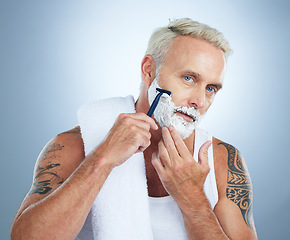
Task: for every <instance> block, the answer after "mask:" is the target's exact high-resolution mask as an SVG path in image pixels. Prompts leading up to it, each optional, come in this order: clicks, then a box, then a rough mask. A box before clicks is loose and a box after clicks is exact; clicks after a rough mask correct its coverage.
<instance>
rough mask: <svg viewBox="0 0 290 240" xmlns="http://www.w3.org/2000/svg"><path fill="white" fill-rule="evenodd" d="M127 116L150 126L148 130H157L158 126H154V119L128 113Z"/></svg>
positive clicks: (140, 114)
mask: <svg viewBox="0 0 290 240" xmlns="http://www.w3.org/2000/svg"><path fill="white" fill-rule="evenodd" d="M128 116H130V117H132V118H134V119H137V120H142V121H145V122H147V123H148V124H149V125H150V128H152V129H153V130H157V129H158V125H157V124H156V122H155V121H154V119H153V118H151V117H149V116H147V115H146V114H145V113H128Z"/></svg>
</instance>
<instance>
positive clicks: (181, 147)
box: [168, 126, 192, 158]
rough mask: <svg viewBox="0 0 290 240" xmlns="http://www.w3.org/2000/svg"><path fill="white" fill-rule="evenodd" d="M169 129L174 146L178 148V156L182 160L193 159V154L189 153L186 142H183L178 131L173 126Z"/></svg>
mask: <svg viewBox="0 0 290 240" xmlns="http://www.w3.org/2000/svg"><path fill="white" fill-rule="evenodd" d="M168 129H169V132H170V134H171V137H172V139H173V141H174V144H175V146H176V149H177V151H178V154H179V155H180V156H181V157H182V158H186V157H192V155H191V153H190V152H189V150H188V148H187V147H186V145H185V143H184V141H183V140H182V138H181V137H180V135H179V133H178V132H177V131H176V129H175V128H174V127H173V126H170V127H169V128H168Z"/></svg>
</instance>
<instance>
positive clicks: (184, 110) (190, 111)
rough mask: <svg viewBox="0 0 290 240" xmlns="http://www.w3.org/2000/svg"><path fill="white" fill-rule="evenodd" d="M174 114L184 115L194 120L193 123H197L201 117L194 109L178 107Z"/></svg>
mask: <svg viewBox="0 0 290 240" xmlns="http://www.w3.org/2000/svg"><path fill="white" fill-rule="evenodd" d="M173 112H174V113H177V112H179V113H183V114H185V115H187V116H189V117H191V118H192V119H193V122H195V121H197V120H198V119H199V117H200V113H199V110H198V109H196V108H194V107H185V106H178V107H175V108H174V110H173Z"/></svg>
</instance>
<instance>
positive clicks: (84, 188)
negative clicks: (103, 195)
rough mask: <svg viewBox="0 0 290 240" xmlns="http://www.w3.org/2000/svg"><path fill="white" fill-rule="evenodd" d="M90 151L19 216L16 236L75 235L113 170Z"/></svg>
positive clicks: (68, 236)
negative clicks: (66, 174) (43, 195)
mask: <svg viewBox="0 0 290 240" xmlns="http://www.w3.org/2000/svg"><path fill="white" fill-rule="evenodd" d="M98 160H99V159H96V156H94V155H90V156H89V157H87V158H86V159H85V160H84V161H83V162H82V164H80V166H79V167H78V168H77V169H76V170H75V171H74V173H72V174H71V176H70V177H69V178H68V179H67V180H66V181H65V182H64V183H63V184H62V185H61V186H60V187H59V188H57V189H56V190H55V191H54V192H53V193H51V194H50V195H48V196H47V197H45V198H44V199H42V200H40V201H39V202H37V203H35V204H32V205H31V206H29V207H28V208H26V209H25V210H24V211H23V212H22V213H21V215H20V216H19V217H17V219H16V220H15V223H14V225H13V228H12V231H11V238H12V239H31V240H32V239H42V240H45V239H62V240H64V239H74V238H75V237H76V235H77V234H78V232H79V231H80V230H81V228H82V226H83V224H84V221H85V219H86V217H87V214H88V212H89V210H90V208H91V206H92V204H93V202H94V200H95V198H96V196H97V195H98V193H99V191H100V189H101V187H102V186H103V184H104V182H105V180H106V178H107V177H108V175H109V174H110V172H111V169H112V168H111V167H109V166H107V165H104V164H98V163H100V162H102V161H98Z"/></svg>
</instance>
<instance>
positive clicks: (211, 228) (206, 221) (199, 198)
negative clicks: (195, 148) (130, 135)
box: [152, 128, 255, 239]
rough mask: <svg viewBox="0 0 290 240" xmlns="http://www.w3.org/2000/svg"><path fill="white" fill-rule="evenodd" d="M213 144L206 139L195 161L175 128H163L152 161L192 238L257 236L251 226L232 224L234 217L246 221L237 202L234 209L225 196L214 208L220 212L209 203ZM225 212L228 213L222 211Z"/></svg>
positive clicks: (236, 219)
mask: <svg viewBox="0 0 290 240" xmlns="http://www.w3.org/2000/svg"><path fill="white" fill-rule="evenodd" d="M210 144H211V142H207V143H205V144H204V145H203V146H202V147H201V149H200V151H199V159H198V162H195V160H194V159H193V157H192V154H191V153H190V152H189V151H188V149H187V147H186V146H185V144H184V142H183V140H182V139H181V138H180V136H179V135H178V133H177V132H176V130H175V129H174V128H170V131H169V130H168V129H166V128H164V129H163V131H162V141H161V142H160V143H159V158H158V157H157V155H156V154H155V155H154V156H153V158H152V164H153V165H154V167H155V169H156V171H157V172H158V174H159V177H160V179H161V181H162V183H163V185H164V187H165V189H166V190H167V192H168V193H169V194H170V195H171V196H172V197H173V198H174V199H175V201H176V202H177V204H178V205H179V207H180V209H181V212H182V214H183V218H184V223H185V227H186V230H187V234H188V237H189V239H255V232H254V231H252V230H251V229H250V228H242V230H240V231H236V230H237V225H235V224H232V221H235V222H237V223H241V221H243V217H242V215H241V214H240V212H239V208H238V207H237V206H236V205H235V206H234V210H235V211H233V210H232V209H230V208H228V203H224V202H223V200H224V199H223V198H222V199H220V201H219V203H218V204H217V207H216V208H215V210H217V211H218V214H216V213H215V212H214V211H212V209H211V207H210V204H209V202H208V200H207V198H206V196H205V193H204V191H203V185H204V181H205V179H206V176H207V174H208V172H209V166H208V162H207V149H208V147H209V146H210ZM221 188H222V187H221ZM219 193H220V191H219ZM224 212H227V216H224V215H222V213H224ZM225 222H226V223H227V224H226V225H225ZM225 226H226V227H225Z"/></svg>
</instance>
